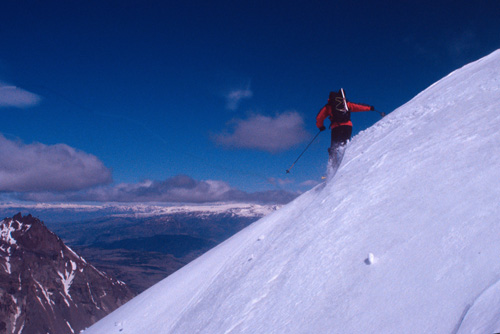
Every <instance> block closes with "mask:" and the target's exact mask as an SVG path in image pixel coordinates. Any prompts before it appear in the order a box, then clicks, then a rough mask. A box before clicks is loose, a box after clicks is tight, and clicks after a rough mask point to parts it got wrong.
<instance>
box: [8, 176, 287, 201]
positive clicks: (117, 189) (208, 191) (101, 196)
mask: <svg viewBox="0 0 500 334" xmlns="http://www.w3.org/2000/svg"><path fill="white" fill-rule="evenodd" d="M296 196H297V194H295V193H291V192H287V191H281V190H277V191H261V192H254V193H247V192H244V191H242V190H238V189H235V188H233V187H231V186H229V184H227V183H226V182H223V181H217V180H204V181H199V180H195V179H193V178H191V177H189V176H186V175H178V176H175V177H172V178H169V179H167V180H164V181H151V180H147V181H143V182H139V183H122V184H118V185H113V186H101V187H95V188H92V189H86V190H81V191H73V192H64V193H62V192H33V193H24V194H18V198H19V199H22V200H30V201H37V202H55V201H59V202H88V201H92V202H134V203H209V202H230V201H232V202H255V203H273V204H284V203H288V202H289V201H291V200H292V199H294V198H295V197H296Z"/></svg>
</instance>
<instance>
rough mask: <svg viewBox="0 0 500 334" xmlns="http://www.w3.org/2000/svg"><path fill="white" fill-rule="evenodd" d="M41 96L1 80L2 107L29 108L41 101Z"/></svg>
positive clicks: (0, 95)
mask: <svg viewBox="0 0 500 334" xmlns="http://www.w3.org/2000/svg"><path fill="white" fill-rule="evenodd" d="M40 100H41V98H40V96H38V95H36V94H33V93H30V92H28V91H26V90H24V89H21V88H19V87H16V86H12V85H8V84H6V83H3V82H0V108H1V107H17V108H27V107H32V106H35V105H37V104H38V103H40Z"/></svg>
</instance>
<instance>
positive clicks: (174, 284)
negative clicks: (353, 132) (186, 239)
mask: <svg viewBox="0 0 500 334" xmlns="http://www.w3.org/2000/svg"><path fill="white" fill-rule="evenodd" d="M325 158H326V157H325ZM499 203H500V51H496V52H494V53H492V54H490V55H489V56H486V57H484V58H483V59H480V60H478V61H476V62H474V63H471V64H469V65H467V66H464V67H463V68H461V69H459V70H457V71H455V72H453V73H451V74H450V75H448V76H447V77H445V78H443V79H442V80H440V81H438V82H437V83H435V84H434V85H432V86H431V87H429V88H428V89H426V90H425V91H423V92H422V93H420V94H419V95H418V96H416V97H415V98H414V99H412V100H411V101H410V102H408V103H407V104H405V105H403V106H402V107H400V108H399V109H397V110H395V111H394V112H392V113H391V114H389V115H388V116H386V117H385V118H384V119H383V120H381V121H380V122H378V123H377V124H375V125H374V126H373V127H371V128H370V129H368V130H366V131H364V132H362V133H360V134H359V135H357V136H356V137H355V138H353V140H352V141H351V142H350V143H349V145H348V147H347V151H346V154H345V156H344V160H343V162H342V164H341V166H340V168H339V170H338V172H337V173H336V175H335V176H334V177H333V178H332V179H331V180H328V182H326V183H324V184H321V185H319V186H317V187H316V188H314V189H312V190H311V191H309V192H307V193H305V194H303V195H302V196H300V197H299V198H297V199H296V200H294V201H293V202H291V203H290V204H288V205H286V206H285V207H283V208H281V209H280V210H279V211H277V212H275V213H273V214H271V215H269V216H266V217H264V218H263V219H261V220H259V221H258V222H256V223H254V224H252V225H250V226H249V227H247V228H245V229H244V230H243V231H241V232H239V233H238V234H236V235H235V236H233V237H232V238H230V239H228V240H227V241H225V242H224V243H222V244H220V245H219V246H217V247H216V248H214V249H212V250H211V251H209V252H208V253H206V254H204V255H203V256H201V257H200V258H198V259H197V260H195V261H193V262H191V263H190V264H189V265H187V266H185V267H184V268H182V269H181V270H179V271H177V272H176V273H174V274H173V275H171V276H169V277H168V278H166V279H165V280H163V281H161V282H160V283H158V284H156V285H155V286H153V287H152V288H150V289H148V290H147V291H145V292H144V293H142V294H141V295H139V296H138V297H136V298H134V299H133V300H132V301H130V302H128V303H127V304H125V305H124V306H122V307H120V308H119V309H118V310H116V311H114V312H113V313H111V314H110V315H108V316H107V317H106V318H104V319H103V320H101V321H99V322H98V323H96V324H95V325H94V326H92V327H91V328H89V329H88V330H86V331H85V333H86V334H101V333H107V334H113V333H120V334H131V333H137V334H139V333H157V334H160V333H162V334H163V333H222V334H228V333H363V334H366V333H417V334H422V333H454V334H456V333H459V334H464V333H495V332H500V320H499V319H500V283H499V282H500V242H499V241H500V204H499Z"/></svg>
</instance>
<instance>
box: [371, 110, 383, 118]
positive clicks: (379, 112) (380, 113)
mask: <svg viewBox="0 0 500 334" xmlns="http://www.w3.org/2000/svg"><path fill="white" fill-rule="evenodd" d="M373 111H375V112H376V113H378V114H379V115H380V117H382V118H384V116H385V112H382V111H378V110H375V109H374V110H373Z"/></svg>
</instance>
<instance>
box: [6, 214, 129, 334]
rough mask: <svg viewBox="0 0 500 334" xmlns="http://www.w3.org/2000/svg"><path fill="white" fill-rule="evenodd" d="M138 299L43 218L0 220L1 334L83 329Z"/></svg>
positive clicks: (28, 216)
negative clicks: (71, 245)
mask: <svg viewBox="0 0 500 334" xmlns="http://www.w3.org/2000/svg"><path fill="white" fill-rule="evenodd" d="M132 297H133V293H132V292H131V291H130V290H129V289H128V288H127V286H126V285H125V284H124V283H123V282H120V281H117V280H116V279H113V278H111V277H109V276H108V275H106V274H105V273H103V272H101V271H99V270H97V269H96V268H95V267H93V266H92V265H91V264H89V263H87V262H86V261H85V260H84V259H83V258H81V257H80V256H79V255H78V254H76V253H75V252H74V251H73V250H71V249H70V248H69V247H67V246H66V245H65V244H64V242H63V241H62V240H61V239H60V238H59V237H58V236H57V235H55V234H54V233H52V232H51V231H50V230H49V229H48V228H47V227H46V226H45V225H44V224H43V222H42V221H40V220H39V219H37V218H35V217H33V216H31V215H27V216H24V217H23V216H22V215H21V214H20V213H18V214H16V215H15V216H14V217H12V218H6V219H4V220H3V221H1V222H0V305H2V307H1V308H0V333H3V332H6V333H22V334H30V333H51V334H59V333H65V334H66V333H78V332H79V331H80V330H81V329H83V328H85V327H88V326H89V325H91V324H92V323H94V322H95V321H97V320H98V319H100V318H102V317H103V316H105V315H106V314H108V313H109V312H111V311H112V310H114V309H116V308H117V307H118V306H120V305H122V304H123V303H125V302H126V301H128V300H129V299H130V298H132Z"/></svg>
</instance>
